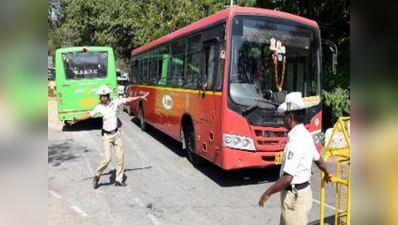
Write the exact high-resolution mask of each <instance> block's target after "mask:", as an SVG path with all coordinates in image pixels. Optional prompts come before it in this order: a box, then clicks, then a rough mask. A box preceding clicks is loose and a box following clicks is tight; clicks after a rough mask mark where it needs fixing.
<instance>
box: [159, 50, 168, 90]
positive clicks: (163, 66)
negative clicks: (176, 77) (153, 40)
mask: <svg viewBox="0 0 398 225" xmlns="http://www.w3.org/2000/svg"><path fill="white" fill-rule="evenodd" d="M169 61H170V45H164V46H162V47H161V48H160V49H159V70H158V79H159V81H158V82H159V85H161V86H166V85H167V76H168V71H169Z"/></svg>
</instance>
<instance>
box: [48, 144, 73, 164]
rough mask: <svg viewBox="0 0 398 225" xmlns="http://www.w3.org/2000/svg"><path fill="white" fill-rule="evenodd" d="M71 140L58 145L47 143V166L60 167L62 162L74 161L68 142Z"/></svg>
mask: <svg viewBox="0 0 398 225" xmlns="http://www.w3.org/2000/svg"><path fill="white" fill-rule="evenodd" d="M71 141H72V140H71V139H69V140H66V141H65V142H60V143H49V145H48V164H51V165H52V166H60V165H61V164H62V163H63V162H65V161H69V160H72V159H75V158H76V156H74V155H73V152H72V151H71V146H70V142H71Z"/></svg>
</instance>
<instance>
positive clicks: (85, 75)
mask: <svg viewBox="0 0 398 225" xmlns="http://www.w3.org/2000/svg"><path fill="white" fill-rule="evenodd" d="M62 61H63V63H64V69H65V76H66V79H67V80H82V79H97V78H106V77H107V73H108V53H107V52H71V53H63V54H62Z"/></svg>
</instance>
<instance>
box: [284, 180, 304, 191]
mask: <svg viewBox="0 0 398 225" xmlns="http://www.w3.org/2000/svg"><path fill="white" fill-rule="evenodd" d="M293 185H294V187H295V188H296V190H301V189H304V188H306V187H307V186H308V185H310V182H308V181H307V182H304V183H301V184H290V185H289V186H287V187H286V188H285V190H287V191H291V190H293Z"/></svg>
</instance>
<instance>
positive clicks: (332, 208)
mask: <svg viewBox="0 0 398 225" xmlns="http://www.w3.org/2000/svg"><path fill="white" fill-rule="evenodd" d="M312 201H313V202H315V203H318V204H319V205H320V204H321V202H320V201H318V200H316V199H312ZM324 205H325V207H326V208H329V209H331V210H333V211H336V208H335V207H333V206H331V205H329V204H326V203H325V204H324Z"/></svg>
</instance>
